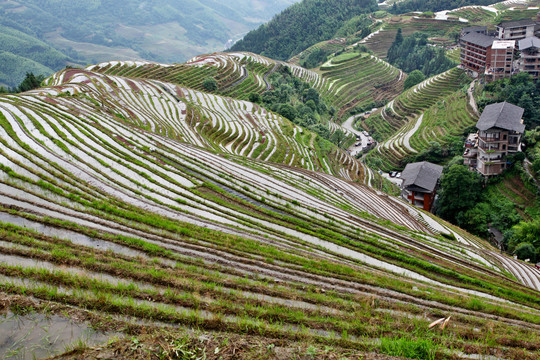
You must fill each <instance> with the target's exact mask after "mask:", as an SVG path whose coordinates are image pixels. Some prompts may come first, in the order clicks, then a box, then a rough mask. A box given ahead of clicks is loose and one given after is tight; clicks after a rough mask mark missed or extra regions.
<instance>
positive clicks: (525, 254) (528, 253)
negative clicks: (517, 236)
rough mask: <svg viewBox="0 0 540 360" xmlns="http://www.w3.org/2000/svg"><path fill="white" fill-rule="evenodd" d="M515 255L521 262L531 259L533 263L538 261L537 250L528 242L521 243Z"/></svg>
mask: <svg viewBox="0 0 540 360" xmlns="http://www.w3.org/2000/svg"><path fill="white" fill-rule="evenodd" d="M514 254H516V255H517V257H518V259H520V260H525V259H530V261H532V262H534V261H536V249H535V248H534V246H533V245H532V244H531V243H528V242H522V243H520V244H519V245H518V246H517V247H516V250H515V251H514Z"/></svg>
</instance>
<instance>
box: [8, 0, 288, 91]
mask: <svg viewBox="0 0 540 360" xmlns="http://www.w3.org/2000/svg"><path fill="white" fill-rule="evenodd" d="M295 1H297V0H278V1H268V0H264V1H256V0H234V1H229V2H227V3H226V4H225V3H222V2H219V1H214V0H181V1H173V0H157V1H152V2H147V1H142V0H127V1H122V2H116V1H114V2H113V1H97V0H89V1H80V0H77V1H69V2H66V1H54V0H40V1H30V0H16V1H0V51H3V52H8V53H9V54H4V53H2V58H3V59H6V60H7V62H4V61H3V62H1V63H0V84H3V85H7V86H16V85H18V84H19V83H20V81H21V80H22V79H23V78H24V74H25V73H26V72H27V71H34V72H38V73H40V74H43V75H50V74H52V73H53V72H54V71H57V70H59V69H61V68H63V67H65V66H66V65H68V64H72V63H75V64H83V65H84V64H88V63H96V62H101V61H107V60H112V59H117V60H139V59H146V60H153V61H160V62H183V61H185V60H187V59H189V58H191V57H193V56H196V55H198V54H201V53H206V52H212V51H218V50H223V49H224V48H225V47H226V46H227V44H230V43H231V42H232V41H234V40H237V39H239V38H241V37H242V36H243V35H244V34H245V33H247V32H248V31H249V30H250V29H253V28H255V27H256V26H258V25H259V24H261V23H263V22H265V21H267V20H268V19H270V18H271V17H272V16H273V15H274V14H276V13H278V12H279V11H281V10H283V9H284V8H285V7H287V6H289V5H290V4H292V3H294V2H295ZM229 40H230V41H229ZM8 55H9V56H8ZM40 65H41V66H40ZM14 66H15V67H17V71H15V72H14V71H13V67H14Z"/></svg>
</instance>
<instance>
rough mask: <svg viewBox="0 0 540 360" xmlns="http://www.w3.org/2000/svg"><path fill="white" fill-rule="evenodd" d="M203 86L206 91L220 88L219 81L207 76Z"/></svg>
mask: <svg viewBox="0 0 540 360" xmlns="http://www.w3.org/2000/svg"><path fill="white" fill-rule="evenodd" d="M202 86H203V88H204V89H205V90H206V91H216V90H217V88H218V86H217V81H216V79H214V78H213V77H207V78H205V79H204V81H203V83H202Z"/></svg>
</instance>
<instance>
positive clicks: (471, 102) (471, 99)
mask: <svg viewBox="0 0 540 360" xmlns="http://www.w3.org/2000/svg"><path fill="white" fill-rule="evenodd" d="M475 86H476V80H474V81H473V82H472V83H471V86H469V88H468V89H467V97H468V98H469V105H470V106H471V108H472V109H473V111H474V113H475V115H476V116H480V113H479V112H478V106H476V100H475V99H474V96H473V92H474V87H475Z"/></svg>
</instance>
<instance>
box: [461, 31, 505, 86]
mask: <svg viewBox="0 0 540 360" xmlns="http://www.w3.org/2000/svg"><path fill="white" fill-rule="evenodd" d="M478 30H479V31H483V29H482V28H479V29H478ZM465 33H466V34H465V35H463V36H462V37H461V39H460V46H461V55H460V56H461V66H462V67H463V68H465V69H467V70H470V71H472V72H473V75H475V76H478V75H483V74H485V75H486V80H488V81H493V80H497V79H500V78H503V77H509V76H511V75H512V71H513V67H512V64H513V57H514V48H515V46H516V43H515V41H514V40H496V39H495V38H494V37H491V36H488V35H485V34H484V33H483V32H477V31H470V32H468V31H465Z"/></svg>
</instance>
